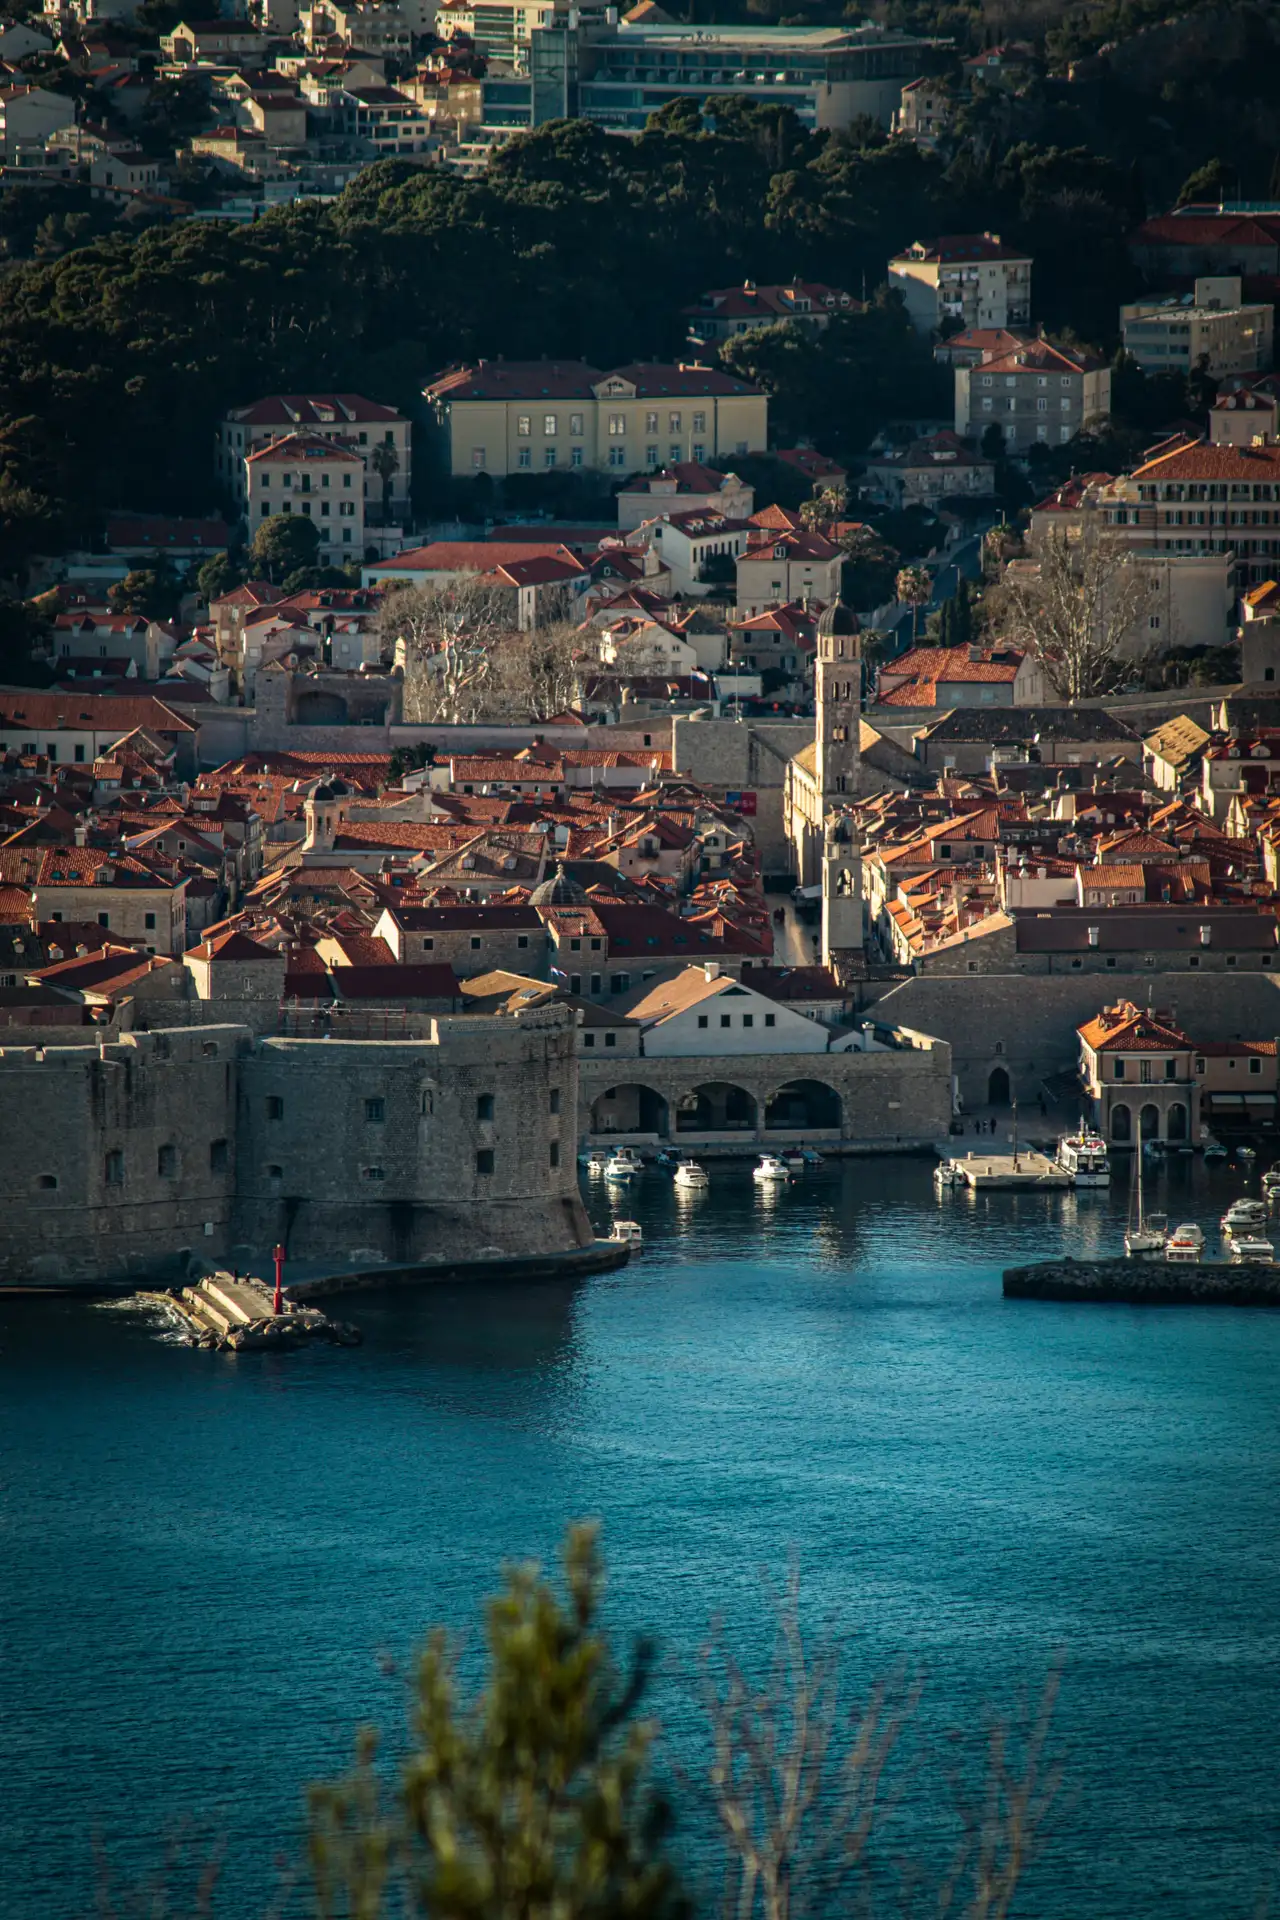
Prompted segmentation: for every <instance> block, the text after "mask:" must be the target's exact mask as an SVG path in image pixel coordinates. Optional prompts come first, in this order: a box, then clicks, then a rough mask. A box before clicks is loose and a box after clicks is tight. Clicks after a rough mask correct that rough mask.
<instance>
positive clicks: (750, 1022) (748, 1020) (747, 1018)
mask: <svg viewBox="0 0 1280 1920" xmlns="http://www.w3.org/2000/svg"><path fill="white" fill-rule="evenodd" d="M755 1023H756V1017H755V1015H754V1013H744V1014H743V1016H742V1024H743V1026H744V1027H754V1025H755Z"/></svg>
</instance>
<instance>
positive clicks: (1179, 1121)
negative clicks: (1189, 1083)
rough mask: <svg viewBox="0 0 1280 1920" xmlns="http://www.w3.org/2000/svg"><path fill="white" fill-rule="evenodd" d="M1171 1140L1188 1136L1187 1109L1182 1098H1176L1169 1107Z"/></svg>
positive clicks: (1169, 1135) (1183, 1138)
mask: <svg viewBox="0 0 1280 1920" xmlns="http://www.w3.org/2000/svg"><path fill="white" fill-rule="evenodd" d="M1168 1137H1169V1139H1170V1140H1185V1139H1186V1137H1187V1110H1186V1108H1185V1107H1184V1106H1183V1104H1182V1102H1181V1100H1175V1101H1174V1103H1173V1105H1172V1106H1171V1107H1170V1109H1169V1134H1168Z"/></svg>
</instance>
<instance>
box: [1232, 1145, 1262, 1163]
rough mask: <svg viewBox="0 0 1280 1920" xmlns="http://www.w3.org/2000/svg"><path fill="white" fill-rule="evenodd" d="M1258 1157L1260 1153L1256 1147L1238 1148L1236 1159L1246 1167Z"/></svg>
mask: <svg viewBox="0 0 1280 1920" xmlns="http://www.w3.org/2000/svg"><path fill="white" fill-rule="evenodd" d="M1257 1157H1258V1153H1257V1149H1256V1148H1255V1147H1237V1148H1236V1159H1237V1160H1239V1161H1242V1162H1243V1163H1244V1165H1246V1166H1247V1165H1248V1164H1249V1163H1250V1161H1252V1160H1256V1159H1257Z"/></svg>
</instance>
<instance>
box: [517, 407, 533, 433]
mask: <svg viewBox="0 0 1280 1920" xmlns="http://www.w3.org/2000/svg"><path fill="white" fill-rule="evenodd" d="M516 432H517V433H518V434H519V436H520V438H521V439H522V440H527V439H528V437H529V435H530V434H531V433H532V432H533V416H532V415H531V414H528V413H519V414H517V415H516Z"/></svg>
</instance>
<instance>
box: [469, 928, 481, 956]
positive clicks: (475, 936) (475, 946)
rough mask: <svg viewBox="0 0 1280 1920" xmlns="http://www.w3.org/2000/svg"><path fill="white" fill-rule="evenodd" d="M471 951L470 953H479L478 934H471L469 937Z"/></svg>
mask: <svg viewBox="0 0 1280 1920" xmlns="http://www.w3.org/2000/svg"><path fill="white" fill-rule="evenodd" d="M471 951H472V953H479V951H480V935H479V934H478V933H473V934H472V936H471Z"/></svg>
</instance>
